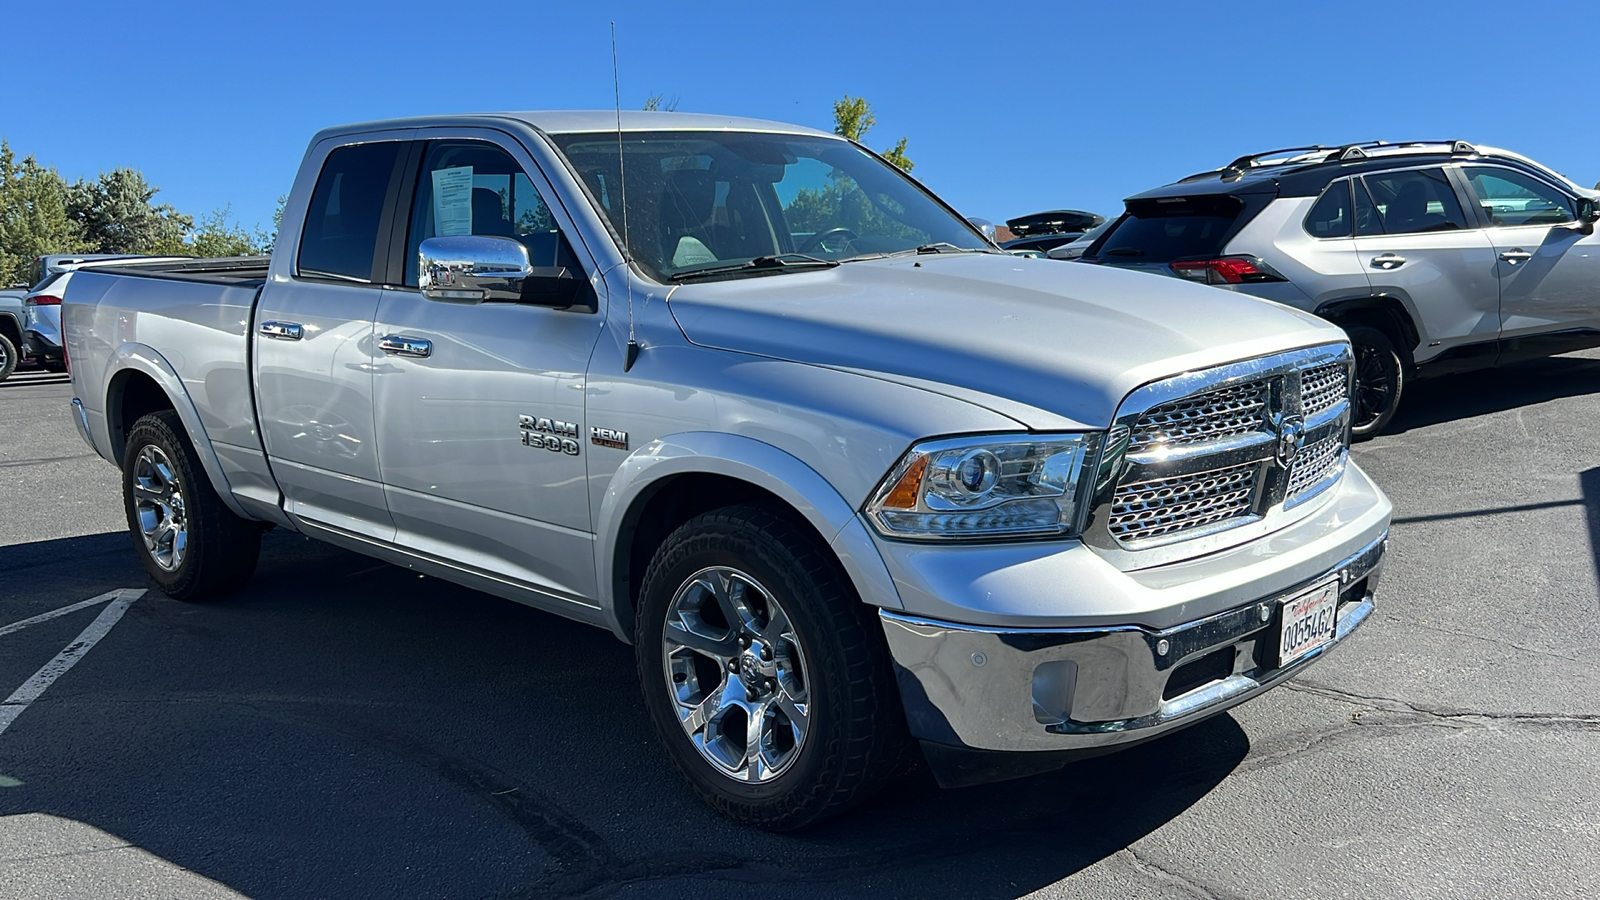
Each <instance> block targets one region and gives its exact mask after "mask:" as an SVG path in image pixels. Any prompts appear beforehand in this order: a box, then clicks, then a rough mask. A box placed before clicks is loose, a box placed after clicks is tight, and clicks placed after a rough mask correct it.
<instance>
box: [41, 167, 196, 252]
mask: <svg viewBox="0 0 1600 900" xmlns="http://www.w3.org/2000/svg"><path fill="white" fill-rule="evenodd" d="M159 191H160V188H157V187H153V186H151V185H150V184H149V183H148V182H146V181H145V180H144V175H142V174H140V173H139V172H138V171H136V170H134V169H126V168H121V169H112V170H111V171H110V172H101V173H100V177H99V178H96V179H95V180H94V181H79V182H77V183H76V184H74V185H72V186H71V188H69V189H68V192H67V214H68V215H69V216H71V217H72V219H73V220H74V221H75V222H77V223H78V226H79V227H80V228H81V229H82V231H83V236H84V240H85V241H86V242H87V243H88V245H89V246H90V247H91V248H93V250H94V252H97V253H149V254H173V253H182V252H184V250H183V248H184V236H185V235H187V234H188V233H189V232H190V231H191V230H192V229H193V228H194V217H193V216H187V215H184V214H183V213H180V212H178V211H177V210H176V209H174V208H173V207H172V206H171V205H169V204H165V203H163V204H161V205H159V206H158V205H156V204H155V203H153V202H152V200H153V199H154V198H155V195H156V194H157V193H158V192H159Z"/></svg>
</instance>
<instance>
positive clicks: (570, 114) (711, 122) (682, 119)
mask: <svg viewBox="0 0 1600 900" xmlns="http://www.w3.org/2000/svg"><path fill="white" fill-rule="evenodd" d="M618 118H619V116H618V113H617V111H616V110H614V109H591V110H532V111H523V112H489V113H464V114H459V115H440V116H416V117H413V118H407V119H387V120H383V121H376V122H360V123H356V124H352V125H339V126H336V127H333V128H325V129H323V130H322V131H319V132H318V133H317V136H316V137H315V138H314V139H313V143H315V142H316V141H320V140H323V139H324V138H329V137H338V136H341V135H349V134H360V133H363V132H371V131H391V130H396V129H404V128H428V127H437V126H441V125H492V124H495V123H497V122H504V121H505V120H507V119H510V120H512V121H516V122H522V123H526V124H528V125H531V126H533V127H534V128H537V129H539V130H540V131H543V132H546V133H547V134H580V133H585V132H607V131H609V132H615V131H616V130H617V120H618ZM620 118H621V120H622V130H623V131H625V132H628V131H755V132H765V133H768V134H803V135H814V136H818V137H836V135H833V134H831V133H829V132H826V131H819V130H817V129H815V128H806V127H804V126H801V125H790V124H787V123H784V122H771V121H768V120H766V119H746V118H742V117H739V116H718V115H710V114H706V113H680V112H654V111H650V112H646V111H643V110H626V109H625V110H623V111H622V113H621V116H620Z"/></svg>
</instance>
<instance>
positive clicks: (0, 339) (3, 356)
mask: <svg viewBox="0 0 1600 900" xmlns="http://www.w3.org/2000/svg"><path fill="white" fill-rule="evenodd" d="M17 360H18V355H17V345H16V344H15V343H12V341H11V338H9V337H7V336H5V335H4V334H0V381H5V380H6V379H7V378H10V377H11V373H12V372H15V371H16V370H17Z"/></svg>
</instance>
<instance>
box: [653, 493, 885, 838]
mask: <svg viewBox="0 0 1600 900" xmlns="http://www.w3.org/2000/svg"><path fill="white" fill-rule="evenodd" d="M640 599H641V603H640V610H639V627H638V630H637V633H636V635H635V642H634V650H635V654H636V660H637V663H638V669H639V681H640V683H641V685H642V687H643V690H644V699H645V705H646V707H647V708H648V709H649V711H650V716H651V719H652V720H654V722H655V726H656V731H657V733H658V734H659V735H660V737H661V740H662V743H663V744H665V745H666V748H667V751H668V754H669V755H670V756H671V758H672V762H673V764H674V765H675V766H676V767H677V769H678V771H679V772H680V773H682V774H683V776H684V778H685V779H686V780H687V781H688V782H689V784H690V786H691V787H693V788H694V790H695V791H696V793H698V794H699V795H700V796H701V798H702V799H704V800H705V801H706V802H707V803H708V804H710V805H711V806H712V807H714V808H716V809H717V810H719V811H721V812H722V813H723V814H725V815H727V816H728V817H730V818H732V819H734V820H736V821H738V822H741V823H743V824H747V825H754V826H756V827H759V828H766V829H770V830H774V831H787V830H792V829H795V828H800V827H803V826H805V825H809V824H811V823H813V822H815V821H817V820H819V819H822V818H824V817H826V816H829V815H833V814H835V813H838V812H840V811H842V810H844V809H846V808H848V807H849V806H850V805H852V804H854V803H855V802H857V801H859V800H861V799H863V798H865V797H866V796H868V795H869V794H871V793H872V792H873V791H874V790H875V789H876V788H877V787H879V786H880V785H881V784H882V783H883V782H884V781H885V780H887V779H888V777H889V776H891V775H892V774H894V772H895V771H896V768H897V766H898V765H899V763H900V760H901V757H902V751H903V748H904V723H903V719H902V717H901V714H900V711H899V703H898V694H897V693H896V688H895V685H894V680H893V677H892V675H891V673H890V669H889V665H888V658H887V651H886V649H885V648H884V647H883V642H882V638H881V635H880V634H879V633H877V632H874V631H873V629H874V628H875V627H876V624H877V623H876V622H875V621H874V619H873V617H872V611H871V609H870V608H869V607H867V606H865V605H864V604H862V603H861V601H860V599H859V598H858V597H857V596H856V594H855V592H854V591H853V590H851V589H850V587H849V585H848V583H847V582H846V581H845V580H844V578H843V577H842V574H841V573H840V572H839V571H838V566H837V564H836V563H835V562H834V561H833V560H832V559H830V558H829V557H828V556H827V553H826V550H825V548H822V547H820V546H819V545H818V542H817V541H816V540H815V539H814V538H812V537H810V536H809V534H808V533H807V532H806V531H805V530H804V529H802V528H799V527H797V526H795V525H794V524H793V523H791V522H789V521H788V520H787V519H784V518H782V517H780V516H776V515H773V514H772V513H771V512H769V511H767V510H765V509H762V508H760V507H754V506H735V507H728V508H725V509H720V510H716V511H713V512H709V513H706V514H704V515H701V516H698V517H696V518H694V519H691V520H690V521H688V522H687V523H685V524H684V525H682V526H681V527H679V528H678V529H677V530H676V531H674V532H673V533H672V534H671V535H669V536H668V537H667V539H666V541H664V542H663V543H662V545H661V547H660V548H659V549H658V550H657V551H656V553H655V556H654V558H653V559H652V560H651V563H650V567H649V569H648V570H647V572H646V574H645V578H644V585H643V589H642V591H641V598H640Z"/></svg>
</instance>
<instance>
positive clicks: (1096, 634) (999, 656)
mask: <svg viewBox="0 0 1600 900" xmlns="http://www.w3.org/2000/svg"><path fill="white" fill-rule="evenodd" d="M1387 537H1388V535H1387V532H1385V534H1384V535H1383V536H1382V537H1379V538H1378V539H1377V540H1375V541H1373V542H1372V543H1371V544H1369V545H1367V546H1366V547H1364V548H1363V549H1361V550H1360V551H1359V552H1357V553H1355V554H1352V555H1351V556H1349V557H1348V558H1346V559H1345V560H1343V561H1342V562H1340V563H1339V564H1338V565H1335V566H1334V567H1332V568H1331V569H1329V570H1328V571H1326V572H1323V573H1320V574H1319V575H1318V576H1317V577H1315V578H1310V579H1307V580H1306V581H1305V582H1304V583H1303V584H1301V585H1297V586H1296V587H1295V588H1293V589H1291V590H1288V591H1284V592H1281V593H1277V594H1273V595H1271V596H1268V597H1262V598H1259V599H1258V600H1256V601H1253V602H1251V603H1248V604H1245V605H1243V606H1238V607H1235V608H1233V609H1229V610H1227V611H1225V612H1222V613H1219V614H1217V615H1213V616H1209V617H1207V618H1204V619H1200V620H1198V621H1194V622H1187V623H1184V624H1182V625H1178V626H1175V627H1172V628H1168V629H1165V630H1163V631H1153V630H1150V629H1146V628H1142V627H1138V626H1126V627H1116V628H1046V629H1002V628H980V627H974V626H966V625H957V624H953V623H950V622H940V621H936V620H932V619H924V618H917V617H913V616H904V615H897V614H895V613H891V612H887V611H881V612H880V613H879V615H880V617H881V619H882V621H883V629H884V634H885V635H886V636H887V638H888V643H889V650H890V653H891V655H892V656H893V658H894V662H895V670H896V676H897V678H898V679H899V685H900V694H901V698H902V700H903V701H904V704H905V709H906V717H907V720H908V722H909V723H910V726H911V731H912V734H913V735H914V736H916V737H917V738H919V739H920V740H923V741H925V742H929V743H933V744H941V745H945V746H947V747H960V748H966V749H972V750H984V751H1005V752H1011V751H1095V750H1103V749H1107V748H1110V747H1112V746H1114V745H1117V744H1124V743H1132V742H1135V741H1142V740H1144V739H1146V738H1149V737H1154V736H1156V735H1159V734H1162V733H1165V732H1167V731H1172V730H1176V729H1178V728H1182V727H1184V726H1186V725H1191V724H1193V723H1195V722H1198V721H1200V720H1202V719H1204V718H1206V717H1208V716H1211V715H1214V714H1216V713H1219V712H1222V711H1223V710H1225V709H1227V708H1229V707H1231V706H1235V705H1237V704H1239V703H1242V702H1244V701H1245V700H1248V699H1249V698H1251V697H1253V696H1255V695H1256V694H1259V693H1261V692H1262V691H1265V690H1267V689H1268V688H1271V687H1273V686H1274V685H1276V684H1278V683H1279V682H1282V681H1284V680H1285V679H1288V678H1290V677H1293V676H1294V675H1295V674H1296V673H1298V672H1299V671H1301V670H1302V669H1304V668H1305V667H1307V666H1309V665H1311V664H1312V663H1313V662H1315V661H1316V660H1318V659H1320V658H1322V657H1323V656H1324V655H1326V654H1327V653H1328V651H1330V650H1332V649H1333V648H1334V647H1336V646H1338V645H1339V644H1341V643H1343V642H1344V640H1345V638H1347V637H1349V635H1350V633H1351V632H1353V631H1355V629H1356V628H1357V627H1358V626H1359V625H1361V623H1362V622H1364V621H1365V620H1366V618H1367V616H1369V615H1370V614H1371V613H1372V609H1373V596H1374V592H1375V591H1376V588H1377V585H1378V578H1379V575H1380V574H1381V572H1382V568H1383V553H1384V549H1385V546H1386V541H1387ZM1333 577H1337V578H1338V579H1339V582H1340V598H1339V608H1338V624H1337V628H1336V630H1335V633H1334V639H1333V640H1332V641H1331V642H1330V643H1328V644H1325V645H1323V646H1322V647H1321V648H1319V649H1317V650H1314V651H1312V652H1311V653H1310V654H1308V655H1307V656H1305V657H1302V658H1301V659H1298V660H1296V661H1294V662H1292V663H1290V664H1289V665H1287V666H1283V667H1281V668H1273V667H1272V665H1273V664H1275V658H1274V654H1275V652H1276V647H1275V646H1274V644H1273V641H1272V640H1271V638H1272V637H1273V636H1274V635H1276V633H1277V627H1278V621H1277V620H1278V617H1279V616H1280V615H1281V613H1280V611H1279V608H1278V607H1279V604H1278V602H1277V601H1279V600H1282V599H1285V598H1287V597H1290V596H1293V595H1295V594H1298V593H1300V592H1301V591H1303V590H1306V589H1308V588H1311V587H1312V586H1314V585H1316V584H1318V583H1320V582H1323V581H1326V580H1327V579H1329V578H1333ZM1213 654H1215V655H1213ZM1188 664H1193V666H1192V667H1191V668H1188V669H1187V670H1185V666H1186V665H1188ZM1175 675H1177V676H1178V678H1176V679H1175V678H1174V676H1175ZM1188 683H1192V686H1188Z"/></svg>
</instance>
